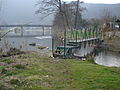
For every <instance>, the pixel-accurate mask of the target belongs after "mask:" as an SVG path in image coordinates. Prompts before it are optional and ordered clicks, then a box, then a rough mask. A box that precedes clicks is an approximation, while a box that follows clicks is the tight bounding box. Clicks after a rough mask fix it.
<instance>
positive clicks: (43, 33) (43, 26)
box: [0, 24, 52, 36]
mask: <svg viewBox="0 0 120 90" xmlns="http://www.w3.org/2000/svg"><path fill="white" fill-rule="evenodd" d="M9 27H15V28H16V27H18V28H21V29H20V30H21V35H20V36H24V28H25V27H38V28H41V29H40V30H41V31H42V35H43V36H44V35H45V30H46V28H49V31H50V32H51V30H52V25H28V24H23V25H22V24H19V25H0V29H1V28H9Z"/></svg>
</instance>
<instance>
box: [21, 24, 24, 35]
mask: <svg viewBox="0 0 120 90" xmlns="http://www.w3.org/2000/svg"><path fill="white" fill-rule="evenodd" d="M23 33H24V32H23V26H21V36H22V37H23Z"/></svg>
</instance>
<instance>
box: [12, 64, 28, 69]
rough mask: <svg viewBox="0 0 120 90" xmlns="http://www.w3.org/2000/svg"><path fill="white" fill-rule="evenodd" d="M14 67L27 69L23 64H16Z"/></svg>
mask: <svg viewBox="0 0 120 90" xmlns="http://www.w3.org/2000/svg"><path fill="white" fill-rule="evenodd" d="M13 67H15V68H17V69H25V68H26V67H25V65H22V64H16V65H14V66H13Z"/></svg>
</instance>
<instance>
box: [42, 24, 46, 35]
mask: <svg viewBox="0 0 120 90" xmlns="http://www.w3.org/2000/svg"><path fill="white" fill-rule="evenodd" d="M42 30H43V34H42V35H43V36H44V35H45V28H44V26H43V27H42Z"/></svg>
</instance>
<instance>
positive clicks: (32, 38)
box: [0, 30, 120, 67]
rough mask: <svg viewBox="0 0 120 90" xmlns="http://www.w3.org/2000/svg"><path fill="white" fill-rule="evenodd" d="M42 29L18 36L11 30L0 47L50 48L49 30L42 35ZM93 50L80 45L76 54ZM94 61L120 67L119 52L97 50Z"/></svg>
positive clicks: (82, 54) (24, 49)
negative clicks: (34, 44)
mask: <svg viewBox="0 0 120 90" xmlns="http://www.w3.org/2000/svg"><path fill="white" fill-rule="evenodd" d="M42 33H43V32H42V31H40V32H39V31H37V30H34V31H26V32H25V33H24V36H20V33H17V34H16V33H14V32H11V33H9V34H8V36H7V37H5V38H3V39H2V41H0V43H1V44H0V47H1V48H3V49H4V51H5V50H6V49H8V48H11V47H12V48H18V49H21V50H23V51H37V52H43V51H46V49H47V50H51V49H52V37H51V36H50V35H49V31H46V35H45V36H41V35H42ZM31 43H36V46H30V45H29V44H31ZM39 46H45V47H48V48H46V49H42V50H41V49H38V47H39ZM91 52H93V47H91V46H87V47H85V48H84V47H81V49H78V50H77V51H76V54H77V55H79V56H85V55H87V54H89V53H91ZM94 60H95V63H97V64H99V65H104V66H109V67H120V54H116V53H114V52H110V51H104V50H103V51H101V52H99V53H98V54H97V55H96V56H95V58H94Z"/></svg>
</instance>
